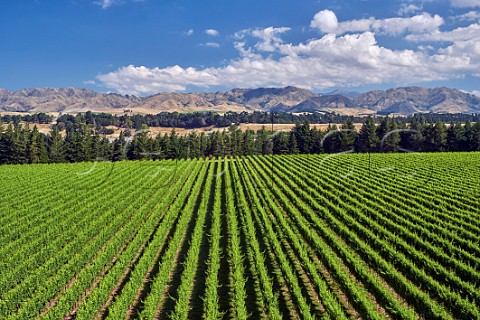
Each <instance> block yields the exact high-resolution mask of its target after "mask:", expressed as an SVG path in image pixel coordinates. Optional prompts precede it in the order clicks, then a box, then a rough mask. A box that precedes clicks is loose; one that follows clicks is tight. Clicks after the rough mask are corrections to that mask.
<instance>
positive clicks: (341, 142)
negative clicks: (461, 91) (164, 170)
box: [0, 117, 480, 164]
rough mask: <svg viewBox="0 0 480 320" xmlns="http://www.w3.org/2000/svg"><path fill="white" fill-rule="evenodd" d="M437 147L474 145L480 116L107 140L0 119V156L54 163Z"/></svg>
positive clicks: (84, 130)
mask: <svg viewBox="0 0 480 320" xmlns="http://www.w3.org/2000/svg"><path fill="white" fill-rule="evenodd" d="M345 151H352V152H397V151H400V152H408V151H419V152H420V151H421V152H437V151H440V152H441V151H480V121H477V122H475V123H472V122H470V121H468V120H467V121H466V122H465V123H464V124H463V123H461V122H451V123H448V124H446V123H445V122H443V121H441V120H437V121H436V122H431V121H427V120H426V119H425V117H413V118H411V122H410V123H405V122H403V120H399V119H396V118H390V117H385V118H382V120H381V122H380V124H378V125H377V124H376V123H375V119H374V118H372V117H368V118H366V120H365V121H364V123H363V126H362V128H361V129H360V130H359V132H357V131H356V130H355V127H354V125H353V122H352V120H351V119H348V120H347V121H345V122H344V123H343V125H341V126H340V127H337V126H335V125H331V126H329V127H328V128H327V130H325V131H322V130H317V129H315V128H311V127H310V124H309V122H308V121H304V122H303V123H297V124H296V126H295V127H294V128H293V129H292V130H291V131H290V132H272V131H269V130H267V129H265V128H264V129H261V130H258V131H256V132H255V131H252V130H247V131H246V132H242V131H241V130H240V129H239V128H238V127H237V126H235V125H231V126H230V127H228V128H226V129H225V130H223V131H214V132H212V133H209V134H206V133H204V132H202V133H197V132H195V131H192V132H190V133H189V134H188V135H186V136H179V135H178V134H177V133H176V132H175V129H172V131H171V132H170V133H168V134H163V135H161V134H159V135H157V136H156V137H150V136H149V134H148V129H147V127H146V126H145V125H143V129H141V130H136V131H134V132H133V133H131V136H130V137H125V136H124V134H123V132H122V133H121V134H120V137H119V138H117V139H115V140H113V141H110V140H109V139H108V138H107V137H106V136H105V135H103V134H101V133H100V132H99V131H98V130H96V126H95V125H94V124H89V123H87V122H86V121H85V122H75V123H73V124H72V125H69V126H68V127H67V128H66V134H65V135H61V134H60V131H59V128H58V126H54V128H53V129H52V131H51V132H50V133H49V134H43V133H41V132H39V131H38V130H37V128H36V126H35V125H33V124H32V125H29V124H26V125H22V124H21V123H16V124H13V123H9V124H8V125H7V124H0V164H18V163H20V164H22V163H57V162H82V161H98V160H107V161H108V160H110V161H120V160H126V159H129V160H138V159H174V158H200V157H206V156H215V157H218V156H226V155H233V156H241V155H257V154H262V155H268V154H299V153H300V154H315V153H337V152H345Z"/></svg>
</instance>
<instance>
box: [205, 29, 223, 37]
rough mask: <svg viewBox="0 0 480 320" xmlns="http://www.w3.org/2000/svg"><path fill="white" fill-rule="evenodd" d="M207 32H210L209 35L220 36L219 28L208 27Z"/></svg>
mask: <svg viewBox="0 0 480 320" xmlns="http://www.w3.org/2000/svg"><path fill="white" fill-rule="evenodd" d="M205 33H206V34H208V35H209V36H218V35H219V34H220V32H218V30H215V29H206V30H205Z"/></svg>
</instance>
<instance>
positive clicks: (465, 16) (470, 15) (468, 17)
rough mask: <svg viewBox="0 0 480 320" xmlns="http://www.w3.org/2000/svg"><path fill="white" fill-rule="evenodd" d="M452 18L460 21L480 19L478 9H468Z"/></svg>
mask: <svg viewBox="0 0 480 320" xmlns="http://www.w3.org/2000/svg"><path fill="white" fill-rule="evenodd" d="M454 19H458V20H460V21H475V20H480V12H478V11H469V12H467V13H464V14H462V15H459V16H456V17H455V18H454Z"/></svg>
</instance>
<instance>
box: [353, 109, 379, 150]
mask: <svg viewBox="0 0 480 320" xmlns="http://www.w3.org/2000/svg"><path fill="white" fill-rule="evenodd" d="M379 142H380V140H379V138H378V136H377V128H376V126H375V121H374V120H373V118H372V117H371V116H368V118H367V120H365V123H364V124H363V126H362V128H361V129H360V132H359V134H358V139H357V143H356V146H355V150H356V151H357V152H375V151H377V148H378V144H379Z"/></svg>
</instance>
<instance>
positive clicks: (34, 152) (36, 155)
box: [27, 126, 41, 163]
mask: <svg viewBox="0 0 480 320" xmlns="http://www.w3.org/2000/svg"><path fill="white" fill-rule="evenodd" d="M39 136H40V133H39V132H38V130H37V126H34V127H33V129H32V131H30V134H29V138H28V143H27V159H28V160H27V161H28V163H40V162H41V154H40V148H41V147H40V144H39V141H38V140H39V139H38V137H39Z"/></svg>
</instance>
